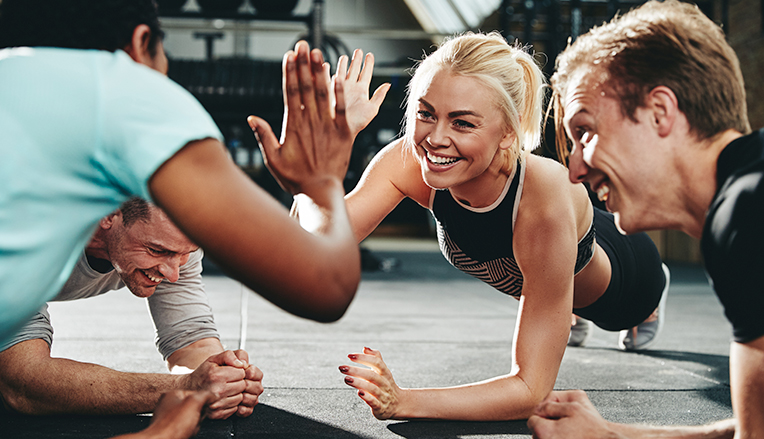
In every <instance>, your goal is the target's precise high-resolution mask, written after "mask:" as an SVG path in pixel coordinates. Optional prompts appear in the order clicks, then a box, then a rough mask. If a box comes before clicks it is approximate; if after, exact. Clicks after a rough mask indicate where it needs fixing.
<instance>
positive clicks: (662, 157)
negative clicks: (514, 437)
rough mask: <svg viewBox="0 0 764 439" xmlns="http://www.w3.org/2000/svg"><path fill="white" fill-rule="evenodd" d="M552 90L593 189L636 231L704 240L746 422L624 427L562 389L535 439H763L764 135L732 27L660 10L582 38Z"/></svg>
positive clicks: (535, 421)
mask: <svg viewBox="0 0 764 439" xmlns="http://www.w3.org/2000/svg"><path fill="white" fill-rule="evenodd" d="M551 83H552V89H553V91H554V94H553V97H552V101H553V105H554V108H555V123H556V124H557V137H558V151H559V152H560V154H561V157H567V158H568V160H569V172H570V179H571V181H573V182H581V181H587V182H589V184H590V185H591V187H592V189H593V190H594V191H595V192H596V193H597V195H598V197H599V199H600V200H602V201H604V202H605V203H606V206H607V208H608V210H610V211H612V212H614V214H615V216H616V223H617V224H618V226H619V227H620V228H621V230H623V231H625V232H626V233H634V232H638V231H643V230H652V229H666V228H670V229H678V230H681V231H684V232H685V233H687V234H689V235H691V236H694V237H696V238H701V245H702V251H703V257H704V259H705V264H706V269H707V271H708V273H709V276H710V277H711V280H712V281H713V287H714V290H715V292H716V294H717V295H718V296H719V298H720V300H721V302H722V304H723V305H724V310H725V314H726V316H727V318H728V319H729V320H730V322H731V323H732V325H733V329H734V342H733V343H732V347H731V350H730V375H731V380H730V382H731V387H732V388H731V393H732V408H733V411H734V413H735V419H731V420H726V421H721V422H717V423H715V424H711V425H706V426H701V427H649V426H632V425H623V424H614V423H609V422H607V421H605V420H604V419H602V417H601V416H600V415H599V413H597V410H596V409H595V408H594V406H593V405H592V404H591V402H589V400H588V399H587V397H586V395H585V394H584V393H583V392H581V391H572V392H553V393H552V394H551V395H550V396H549V397H548V398H547V399H546V400H545V401H544V402H542V403H541V404H540V405H539V406H538V407H537V408H536V411H535V415H534V416H532V417H531V418H530V419H529V420H528V426H529V427H530V429H531V430H532V431H533V433H534V438H540V439H549V438H566V439H571V438H587V439H592V438H606V437H608V438H610V437H619V438H624V437H627V438H644V437H658V436H659V437H665V438H670V437H682V438H701V437H702V438H722V437H725V438H732V437H733V436H735V437H746V438H747V437H764V399H763V398H762V397H761V395H762V394H764V277H762V276H761V275H760V274H759V271H760V270H761V269H762V268H763V267H764V131H759V132H754V133H751V128H750V125H749V123H748V117H747V108H746V100H745V89H744V86H743V77H742V73H741V71H740V66H739V62H738V59H737V56H736V55H735V53H734V51H733V50H732V48H731V47H730V46H729V44H728V43H727V42H726V40H725V37H724V34H723V32H722V30H721V29H720V28H719V27H718V26H717V25H715V24H714V23H713V22H712V21H711V20H709V19H708V18H707V17H706V16H704V15H703V13H702V12H701V11H700V10H699V9H698V8H697V7H696V6H694V5H691V4H688V3H680V2H678V1H676V0H667V1H665V2H657V1H650V2H648V3H646V4H644V5H642V6H641V7H639V8H637V9H635V10H633V11H631V12H629V13H627V14H625V15H623V16H622V17H619V18H616V19H614V20H613V21H612V22H610V23H607V24H604V25H602V26H600V27H598V28H594V29H592V30H591V31H589V32H588V33H587V34H585V35H582V36H580V37H578V39H577V40H576V41H575V43H573V44H572V45H570V46H569V47H568V48H567V49H566V50H565V51H564V52H563V53H562V54H561V55H560V57H558V59H557V71H556V73H555V75H554V76H553V77H552V80H551ZM566 135H567V138H566Z"/></svg>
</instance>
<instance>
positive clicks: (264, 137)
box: [247, 116, 281, 159]
mask: <svg viewBox="0 0 764 439" xmlns="http://www.w3.org/2000/svg"><path fill="white" fill-rule="evenodd" d="M247 123H248V124H249V127H250V128H252V132H253V133H254V134H255V138H256V139H257V143H258V144H259V145H260V149H261V150H262V151H263V154H265V156H266V159H267V157H272V154H275V153H276V151H277V150H278V149H279V147H280V146H281V145H280V144H279V141H278V139H277V138H276V135H275V134H274V133H273V129H272V128H271V126H270V125H269V124H268V122H266V121H265V120H263V119H261V118H259V117H257V116H249V117H248V118H247Z"/></svg>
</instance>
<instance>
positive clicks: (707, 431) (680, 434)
mask: <svg viewBox="0 0 764 439" xmlns="http://www.w3.org/2000/svg"><path fill="white" fill-rule="evenodd" d="M610 426H611V428H612V430H613V431H614V432H616V433H618V434H619V435H621V436H623V437H624V438H628V439H732V438H733V437H734V436H735V426H736V422H735V420H734V419H725V420H723V421H719V422H715V423H713V424H709V425H701V426H691V427H690V426H665V427H653V426H643V425H626V424H610Z"/></svg>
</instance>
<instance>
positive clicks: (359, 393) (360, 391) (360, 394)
mask: <svg viewBox="0 0 764 439" xmlns="http://www.w3.org/2000/svg"><path fill="white" fill-rule="evenodd" d="M364 395H366V393H364V391H363V390H359V391H358V396H364Z"/></svg>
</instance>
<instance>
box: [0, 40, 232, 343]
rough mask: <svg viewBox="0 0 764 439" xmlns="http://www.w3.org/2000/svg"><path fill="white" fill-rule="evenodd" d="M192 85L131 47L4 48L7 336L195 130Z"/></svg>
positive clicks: (205, 131)
mask: <svg viewBox="0 0 764 439" xmlns="http://www.w3.org/2000/svg"><path fill="white" fill-rule="evenodd" d="M204 138H217V139H222V136H221V134H220V131H219V130H218V128H217V126H216V125H215V123H214V122H213V120H212V118H211V117H210V116H209V114H207V112H206V111H205V110H204V109H203V107H202V106H201V105H200V104H199V102H198V101H196V99H194V97H193V96H192V95H191V94H189V93H188V92H187V91H185V90H184V89H183V88H182V87H180V86H179V85H177V84H176V83H174V82H173V81H171V80H170V79H168V78H167V77H165V76H164V75H162V74H160V73H158V72H155V71H153V70H151V69H150V68H148V67H146V66H143V65H140V64H137V63H135V62H134V61H133V60H132V59H130V57H129V56H128V55H127V54H125V53H124V52H122V51H120V50H118V51H116V52H115V53H111V52H105V51H99V50H73V49H55V48H23V47H22V48H13V49H4V50H0V343H2V341H4V340H7V339H8V338H9V337H11V336H12V335H13V333H14V332H15V331H16V330H17V329H18V328H19V327H20V326H21V324H23V323H24V322H25V321H26V320H28V319H29V317H30V316H31V315H32V314H33V313H34V312H35V311H36V310H38V309H39V308H40V307H41V306H42V305H43V304H44V303H45V302H46V301H47V300H49V299H51V298H53V297H54V296H55V295H56V294H57V293H58V291H59V290H60V289H61V287H62V286H63V285H64V282H65V281H66V280H67V279H68V277H69V274H70V272H71V270H72V268H73V266H74V264H75V262H76V261H77V258H78V257H79V255H80V254H81V252H82V250H83V249H84V247H85V244H86V243H87V241H88V240H89V238H90V236H91V234H92V233H93V231H94V228H95V226H96V224H97V222H98V220H99V219H100V218H101V217H103V216H105V215H107V214H109V213H110V212H112V211H114V210H115V209H116V208H118V207H119V205H120V204H121V203H122V202H123V201H125V200H126V199H127V198H129V197H130V196H133V195H138V196H141V197H144V198H146V199H149V200H150V199H151V197H150V194H149V192H148V180H149V178H150V177H151V176H152V174H153V173H154V172H155V171H156V170H157V169H158V168H159V166H161V165H162V164H163V163H164V162H165V161H166V160H167V159H169V158H170V157H172V156H173V154H175V153H176V152H177V151H178V150H180V149H181V148H182V147H183V146H185V145H186V144H188V143H189V142H191V141H193V140H199V139H204Z"/></svg>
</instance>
